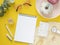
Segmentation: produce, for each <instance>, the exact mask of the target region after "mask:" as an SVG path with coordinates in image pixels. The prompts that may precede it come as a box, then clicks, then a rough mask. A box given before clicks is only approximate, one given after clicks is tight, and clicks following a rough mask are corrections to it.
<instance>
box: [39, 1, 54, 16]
mask: <svg viewBox="0 0 60 45" xmlns="http://www.w3.org/2000/svg"><path fill="white" fill-rule="evenodd" d="M40 11H41V13H42V14H44V15H49V14H50V13H52V11H53V5H52V4H50V3H49V2H43V3H41V5H40Z"/></svg>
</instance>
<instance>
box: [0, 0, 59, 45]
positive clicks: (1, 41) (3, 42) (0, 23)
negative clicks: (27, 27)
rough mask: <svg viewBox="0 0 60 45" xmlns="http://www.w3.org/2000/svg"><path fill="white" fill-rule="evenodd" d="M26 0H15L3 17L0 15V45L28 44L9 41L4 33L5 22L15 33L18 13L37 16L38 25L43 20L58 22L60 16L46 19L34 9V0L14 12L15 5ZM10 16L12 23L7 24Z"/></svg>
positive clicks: (5, 32) (1, 1)
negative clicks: (29, 4)
mask: <svg viewBox="0 0 60 45" xmlns="http://www.w3.org/2000/svg"><path fill="white" fill-rule="evenodd" d="M3 1H4V0H0V4H2V3H3ZM25 1H26V0H15V4H14V5H12V6H11V7H10V8H9V10H7V12H6V13H5V15H4V16H3V17H0V45H28V44H26V43H20V42H14V41H10V40H9V39H8V38H7V37H6V34H8V32H7V30H6V28H5V24H7V25H8V26H9V28H10V30H11V32H12V33H13V35H14V33H15V28H16V22H17V16H18V14H19V13H22V14H29V15H32V16H37V17H38V19H37V26H38V25H39V22H40V21H45V22H60V16H58V17H57V18H54V19H47V18H43V17H41V16H40V15H39V14H38V12H37V11H36V8H35V4H36V0H30V1H31V4H32V6H31V7H29V6H23V7H22V9H21V10H20V9H19V11H18V12H16V8H15V6H17V5H19V4H23V3H24V2H25ZM9 18H12V19H13V21H14V24H13V25H9V24H8V19H9Z"/></svg>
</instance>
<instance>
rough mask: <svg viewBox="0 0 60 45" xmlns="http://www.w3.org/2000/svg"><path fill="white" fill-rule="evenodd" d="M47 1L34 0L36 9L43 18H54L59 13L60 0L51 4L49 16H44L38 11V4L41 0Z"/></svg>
mask: <svg viewBox="0 0 60 45" xmlns="http://www.w3.org/2000/svg"><path fill="white" fill-rule="evenodd" d="M44 1H47V0H36V10H37V11H38V13H39V14H40V15H41V16H43V17H44V18H56V17H57V16H59V15H60V0H59V2H58V3H57V4H55V5H53V7H54V8H53V12H52V14H49V15H51V16H50V17H49V16H45V15H43V14H42V13H41V12H40V5H41V3H42V2H44Z"/></svg>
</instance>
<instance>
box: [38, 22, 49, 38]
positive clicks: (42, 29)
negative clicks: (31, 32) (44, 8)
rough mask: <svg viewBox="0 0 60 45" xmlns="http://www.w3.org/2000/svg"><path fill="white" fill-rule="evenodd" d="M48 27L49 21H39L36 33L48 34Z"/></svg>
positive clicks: (40, 34) (44, 35)
mask: <svg viewBox="0 0 60 45" xmlns="http://www.w3.org/2000/svg"><path fill="white" fill-rule="evenodd" d="M48 29H49V23H47V22H40V26H39V28H38V35H39V36H42V37H47V36H48Z"/></svg>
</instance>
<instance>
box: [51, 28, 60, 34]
mask: <svg viewBox="0 0 60 45" xmlns="http://www.w3.org/2000/svg"><path fill="white" fill-rule="evenodd" d="M52 32H54V33H56V34H60V31H59V30H58V29H57V28H56V27H53V28H52Z"/></svg>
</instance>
